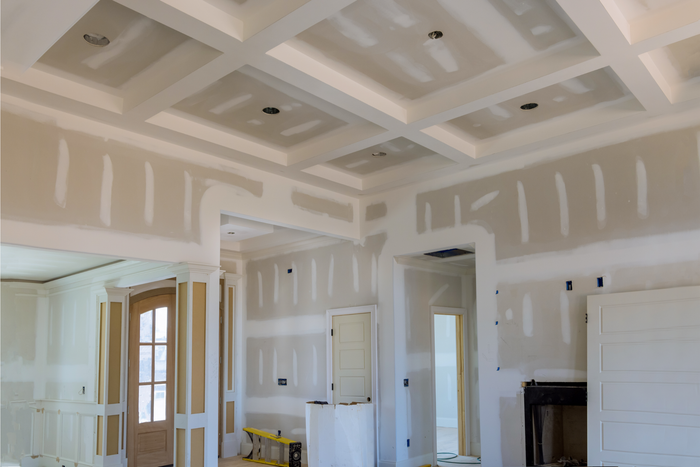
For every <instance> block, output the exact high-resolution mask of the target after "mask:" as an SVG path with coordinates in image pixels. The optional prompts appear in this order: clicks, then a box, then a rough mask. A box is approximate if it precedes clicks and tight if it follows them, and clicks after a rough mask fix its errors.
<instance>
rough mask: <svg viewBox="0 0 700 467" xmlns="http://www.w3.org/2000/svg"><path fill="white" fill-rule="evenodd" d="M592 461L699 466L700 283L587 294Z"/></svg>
mask: <svg viewBox="0 0 700 467" xmlns="http://www.w3.org/2000/svg"><path fill="white" fill-rule="evenodd" d="M588 465H616V466H621V467H631V466H634V467H641V466H645V467H646V466H665V467H691V466H693V467H696V466H698V465H700V287H682V288H677V289H665V290H650V291H643V292H631V293H619V294H609V295H597V296H589V297H588Z"/></svg>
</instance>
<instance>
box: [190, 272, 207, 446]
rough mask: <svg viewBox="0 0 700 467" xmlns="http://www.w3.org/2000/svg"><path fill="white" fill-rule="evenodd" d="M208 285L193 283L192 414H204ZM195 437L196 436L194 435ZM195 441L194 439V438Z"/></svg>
mask: <svg viewBox="0 0 700 467" xmlns="http://www.w3.org/2000/svg"><path fill="white" fill-rule="evenodd" d="M206 324H207V284H206V283H204V282H193V283H192V412H191V413H193V414H195V413H204V402H205V401H204V398H205V395H206V392H205V369H206V363H207V362H206V355H205V350H206V343H207V335H206V332H207V328H206ZM193 436H194V435H193ZM193 439H194V438H193Z"/></svg>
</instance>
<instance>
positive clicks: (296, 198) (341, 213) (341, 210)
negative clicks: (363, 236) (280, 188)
mask: <svg viewBox="0 0 700 467" xmlns="http://www.w3.org/2000/svg"><path fill="white" fill-rule="evenodd" d="M292 204H294V205H295V206H296V207H298V208H300V209H303V210H304V211H309V212H313V213H314V214H321V215H324V216H328V217H332V218H333V219H339V220H342V221H346V222H352V219H353V209H352V204H350V203H347V204H345V203H341V202H338V201H335V200H332V199H327V198H319V197H317V196H313V195H309V194H306V193H302V192H300V191H293V192H292Z"/></svg>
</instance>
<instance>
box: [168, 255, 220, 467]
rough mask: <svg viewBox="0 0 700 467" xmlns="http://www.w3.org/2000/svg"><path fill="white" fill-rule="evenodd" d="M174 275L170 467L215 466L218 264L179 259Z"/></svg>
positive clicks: (217, 378) (217, 380) (216, 441)
mask: <svg viewBox="0 0 700 467" xmlns="http://www.w3.org/2000/svg"><path fill="white" fill-rule="evenodd" d="M171 270H172V271H173V272H174V273H175V274H176V280H177V299H176V309H177V313H176V319H175V321H176V336H177V337H176V352H175V443H174V444H175V466H176V467H204V466H205V465H216V462H217V458H218V404H219V389H218V382H219V267H218V266H209V265H204V264H193V263H180V264H178V265H175V266H173V267H172V268H171Z"/></svg>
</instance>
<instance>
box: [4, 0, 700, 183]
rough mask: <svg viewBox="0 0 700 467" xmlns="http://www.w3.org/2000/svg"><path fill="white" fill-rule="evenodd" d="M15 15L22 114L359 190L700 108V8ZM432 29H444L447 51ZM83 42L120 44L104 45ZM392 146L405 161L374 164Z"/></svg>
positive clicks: (39, 2)
mask: <svg viewBox="0 0 700 467" xmlns="http://www.w3.org/2000/svg"><path fill="white" fill-rule="evenodd" d="M1 7H2V28H3V29H2V48H3V50H2V77H3V83H2V84H3V87H2V93H3V95H4V96H6V99H12V102H13V103H15V104H16V103H18V102H19V103H21V102H22V101H29V102H30V103H37V104H39V105H44V106H48V107H52V108H55V109H58V110H60V111H62V112H67V113H69V114H74V115H77V116H80V117H84V118H89V119H91V120H94V121H98V122H103V123H106V124H108V125H113V126H116V127H118V128H123V129H127V130H129V131H132V132H135V133H140V134H142V135H145V136H147V137H152V138H156V139H161V140H164V141H167V142H175V143H176V144H180V145H182V146H185V147H188V148H191V149H194V150H195V151H199V152H205V153H209V154H213V155H216V156H218V157H221V158H222V159H224V160H232V161H236V162H238V163H241V164H244V165H247V166H251V167H255V168H258V169H261V170H264V171H269V172H272V173H277V174H279V173H283V174H284V176H286V177H289V178H291V179H293V180H297V181H299V182H303V183H307V184H311V185H316V186H319V187H323V188H326V189H330V190H334V191H337V192H339V193H343V194H348V195H356V196H359V195H366V194H373V193H377V192H381V191H386V190H390V189H393V188H395V187H398V186H402V185H406V184H411V183H417V182H420V181H424V180H428V179H431V178H436V177H440V176H444V175H448V174H453V173H455V172H459V171H464V170H469V169H470V167H472V166H476V165H485V164H489V163H492V162H496V161H502V160H505V159H510V158H519V157H528V158H529V159H528V160H533V158H537V157H544V156H539V155H538V154H544V153H545V152H546V151H545V150H548V149H551V148H555V147H558V146H559V145H566V144H571V143H575V144H577V145H585V144H590V142H591V141H595V140H596V137H599V136H602V135H606V134H609V133H611V132H615V131H619V130H625V131H627V129H630V131H634V130H633V129H634V128H637V127H641V125H644V124H645V123H646V122H649V121H651V120H653V119H658V120H659V121H661V120H662V119H665V118H667V117H669V116H672V115H676V114H680V113H682V112H688V111H690V110H692V109H696V108H698V107H700V106H698V99H700V84H699V81H700V77H698V74H699V73H700V72H699V71H698V68H699V67H698V62H700V60H699V59H698V56H697V54H696V53H695V50H697V47H698V36H700V2H697V0H677V1H676V0H600V1H599V2H597V1H592V2H583V1H580V0H556V1H554V0H470V1H468V2H467V1H460V0H436V1H435V2H424V1H421V0H382V1H379V0H258V1H253V0H248V1H245V2H244V1H242V0H189V1H187V2H179V1H175V0H163V1H161V0H100V1H95V0H75V1H74V2H71V3H70V4H68V5H67V4H63V3H60V2H55V1H53V0H21V1H20V0H6V1H3V2H2V4H1ZM434 30H440V31H442V32H443V33H444V36H443V37H442V38H441V39H435V40H431V39H429V38H428V33H429V32H431V31H434ZM85 33H97V34H104V35H107V36H110V35H111V36H112V37H110V39H111V40H112V43H111V44H110V45H109V46H107V47H105V48H103V49H96V48H94V47H92V46H90V45H88V44H87V43H85V42H84V41H83V40H82V35H83V34H85ZM27 37H31V38H32V40H31V41H27V40H26V38H27ZM248 95H250V97H248ZM532 101H535V102H537V103H538V104H540V106H539V107H538V108H537V109H535V110H532V111H529V112H522V111H521V110H520V109H519V106H520V105H522V104H523V103H528V102H532ZM266 106H271V107H276V108H279V109H280V113H279V114H277V115H265V114H263V113H262V108H263V107H266ZM506 113H507V114H508V115H509V116H508V117H507V118H505V117H504V116H505V115H506ZM688 124H694V122H690V121H689V122H688ZM475 125H477V126H475ZM382 148H384V150H383V149H382ZM387 148H389V150H386V149H387ZM392 148H399V151H393V149H392ZM378 151H380V152H386V153H387V156H386V157H385V158H382V160H374V158H372V156H371V153H373V152H378Z"/></svg>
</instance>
